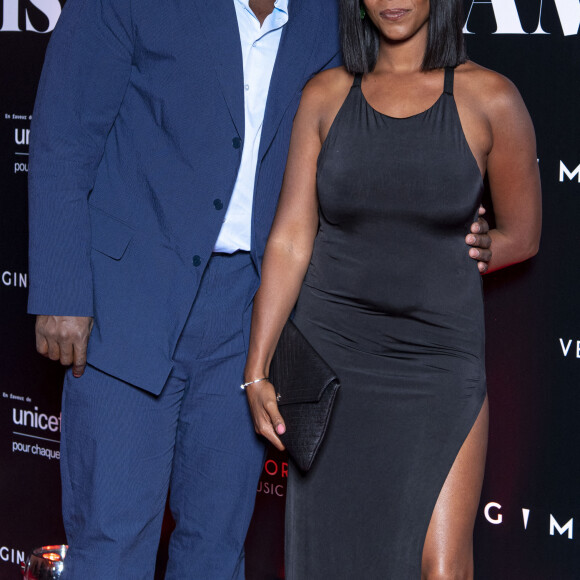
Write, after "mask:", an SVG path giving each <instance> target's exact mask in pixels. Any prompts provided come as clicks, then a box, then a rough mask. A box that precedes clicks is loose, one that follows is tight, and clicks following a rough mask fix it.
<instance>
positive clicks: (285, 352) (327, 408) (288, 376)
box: [270, 320, 340, 471]
mask: <svg viewBox="0 0 580 580" xmlns="http://www.w3.org/2000/svg"><path fill="white" fill-rule="evenodd" d="M270 379H271V381H272V384H273V385H274V387H275V389H276V391H277V392H278V393H279V395H280V398H279V402H278V407H279V409H280V414H281V415H282V417H283V418H284V422H285V423H286V433H284V435H282V436H281V437H280V439H281V440H282V443H284V445H285V446H286V449H287V450H288V454H289V455H290V457H291V459H292V460H293V461H294V463H296V465H297V466H298V467H299V468H300V469H301V470H302V471H308V470H309V469H310V467H311V466H312V462H313V461H314V458H315V456H316V452H317V451H318V449H319V447H320V444H321V443H322V440H323V438H324V434H325V433H326V428H327V426H328V422H329V420H330V415H331V411H332V407H333V404H334V399H335V397H336V393H337V391H338V389H339V387H340V383H339V380H338V377H337V376H336V374H335V373H334V371H333V370H332V369H331V368H330V367H329V366H328V364H326V362H325V361H324V360H323V359H322V357H321V356H320V355H319V354H318V353H317V352H316V350H314V348H313V347H312V346H311V344H310V343H309V342H308V341H307V340H306V338H305V337H304V335H303V334H302V333H301V332H300V331H299V330H298V328H297V327H296V325H295V324H294V323H293V322H292V321H291V320H288V322H287V323H286V325H285V326H284V328H283V330H282V334H281V335H280V340H279V341H278V346H277V347H276V351H275V353H274V357H273V358H272V362H271V364H270Z"/></svg>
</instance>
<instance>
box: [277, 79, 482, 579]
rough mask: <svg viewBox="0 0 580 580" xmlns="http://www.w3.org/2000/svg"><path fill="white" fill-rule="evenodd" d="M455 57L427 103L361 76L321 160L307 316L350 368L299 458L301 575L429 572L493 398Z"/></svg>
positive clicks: (291, 498) (330, 351) (473, 187)
mask: <svg viewBox="0 0 580 580" xmlns="http://www.w3.org/2000/svg"><path fill="white" fill-rule="evenodd" d="M453 73H454V71H453V69H447V70H446V71H445V85H444V92H443V93H442V94H441V96H440V98H439V99H438V100H437V102H436V103H435V104H434V105H433V106H432V107H430V108H429V109H428V110H426V111H424V112H422V113H420V114H417V115H413V116H411V117H407V118H402V119H401V118H393V117H389V116H387V115H384V114H381V113H379V112H378V111H376V110H374V109H373V108H372V107H371V106H370V105H369V104H368V103H367V101H366V100H365V97H364V95H363V93H362V91H361V79H360V77H356V78H355V81H354V83H353V86H352V88H351V90H350V92H349V94H348V96H347V98H346V100H345V102H344V103H343V105H342V108H341V109H340V111H339V113H338V115H337V116H336V119H335V120H334V123H333V125H332V127H331V129H330V131H329V134H328V137H327V139H326V141H325V142H324V145H323V147H322V150H321V152H320V157H319V160H318V174H317V187H318V197H319V204H320V228H319V232H318V236H317V238H316V242H315V247H314V252H313V256H312V261H311V264H310V267H309V270H308V273H307V275H306V278H305V281H304V284H303V287H302V290H301V294H300V297H299V300H298V304H297V309H296V316H295V322H296V324H297V325H298V326H299V328H300V329H301V330H302V331H303V333H304V334H305V335H306V337H307V338H308V339H309V340H310V342H311V343H312V344H313V345H314V346H315V348H316V349H317V350H318V351H319V352H320V354H321V355H322V356H323V357H324V358H325V359H326V360H327V361H328V363H329V364H330V366H331V367H332V368H333V369H334V370H335V372H336V373H337V374H338V376H339V377H340V379H341V382H342V389H341V391H340V392H339V395H338V398H337V402H336V407H335V413H334V415H333V417H332V421H331V424H330V427H329V431H328V433H327V438H326V440H325V442H324V444H323V446H322V447H321V449H320V455H319V456H318V457H317V460H316V462H315V465H314V467H313V469H312V470H311V472H310V473H309V474H308V475H306V476H303V475H302V474H300V473H299V472H298V470H296V469H291V471H290V474H289V481H288V497H287V519H286V522H287V524H286V574H287V576H286V577H287V578H288V579H289V580H331V579H332V580H342V579H344V580H359V579H364V580H419V579H420V577H421V555H422V550H423V544H424V541H425V535H426V533H427V528H428V525H429V521H430V518H431V514H432V511H433V508H434V506H435V503H436V501H437V498H438V495H439V492H440V490H441V488H442V486H443V483H444V482H445V478H446V476H447V474H448V472H449V470H450V468H451V466H452V464H453V461H454V459H455V457H456V456H457V453H458V451H459V449H460V448H461V445H462V444H463V442H464V440H465V438H466V437H467V435H468V433H469V431H470V429H471V427H472V426H473V424H474V422H475V420H476V418H477V416H478V414H479V411H480V409H481V406H482V403H483V401H484V399H485V394H486V384H485V368H484V320H483V300H482V284H481V277H480V274H479V272H478V269H477V265H476V263H475V261H473V260H472V259H471V258H469V256H468V248H467V246H466V244H465V241H464V240H465V236H466V235H467V233H468V232H469V228H470V225H471V223H472V222H473V221H474V219H476V215H477V209H478V206H479V203H480V199H481V194H482V190H483V182H482V178H481V173H480V171H479V168H478V165H477V162H476V161H475V158H474V157H473V154H472V153H471V150H470V148H469V146H468V144H467V142H466V139H465V136H464V133H463V130H462V127H461V122H460V119H459V115H458V112H457V108H456V104H455V99H454V97H453Z"/></svg>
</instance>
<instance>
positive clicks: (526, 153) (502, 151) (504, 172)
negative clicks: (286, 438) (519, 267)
mask: <svg viewBox="0 0 580 580" xmlns="http://www.w3.org/2000/svg"><path fill="white" fill-rule="evenodd" d="M494 76H495V79H494V82H493V83H491V85H492V86H490V87H489V88H491V89H492V90H491V91H489V92H488V94H487V98H486V104H485V107H486V109H487V117H488V120H489V124H490V128H491V137H492V146H491V149H490V152H489V155H488V159H487V174H488V178H489V185H490V189H491V195H492V201H493V208H494V213H495V219H496V227H495V228H494V229H492V230H491V231H490V232H489V235H490V236H491V239H492V250H493V255H492V257H491V261H490V263H489V270H488V271H489V272H493V271H495V270H499V269H500V268H505V267H506V266H509V265H511V264H515V263H517V262H522V261H523V260H527V259H528V258H531V257H532V256H534V255H535V254H536V253H537V251H538V247H539V243H540V232H541V226H542V202H541V185H540V173H539V169H538V160H537V152H536V137H535V133H534V127H533V125H532V121H531V119H530V115H529V114H528V111H527V109H526V106H525V105H524V102H523V100H522V98H521V96H520V94H519V92H518V91H517V89H516V88H515V87H514V85H513V84H512V83H511V82H510V81H508V80H507V79H505V78H504V77H501V76H499V75H494ZM486 92H487V91H486ZM485 97H486V95H484V98H485Z"/></svg>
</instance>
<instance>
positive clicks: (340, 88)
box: [302, 66, 354, 102]
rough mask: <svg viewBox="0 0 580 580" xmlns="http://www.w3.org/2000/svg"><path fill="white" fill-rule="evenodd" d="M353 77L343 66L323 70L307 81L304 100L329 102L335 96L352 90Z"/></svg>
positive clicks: (303, 95)
mask: <svg viewBox="0 0 580 580" xmlns="http://www.w3.org/2000/svg"><path fill="white" fill-rule="evenodd" d="M353 78H354V77H353V75H352V74H351V73H349V72H348V71H347V70H346V69H345V68H344V67H343V66H338V67H336V68H329V69H327V70H323V71H321V72H319V73H318V74H316V75H315V76H314V77H312V78H311V79H310V80H309V81H308V82H307V83H306V86H305V87H304V91H303V92H302V100H304V99H307V100H308V101H315V102H324V101H327V102H328V101H331V100H332V99H333V98H334V97H336V98H338V97H340V96H341V95H343V96H344V94H345V93H347V92H348V91H349V90H350V87H351V86H352V82H353Z"/></svg>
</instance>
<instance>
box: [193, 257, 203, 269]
mask: <svg viewBox="0 0 580 580" xmlns="http://www.w3.org/2000/svg"><path fill="white" fill-rule="evenodd" d="M191 262H192V264H193V265H194V266H195V267H196V268H197V266H200V265H201V258H200V257H199V256H197V255H196V256H193V259H192V260H191Z"/></svg>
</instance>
